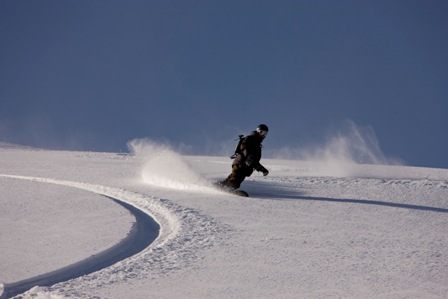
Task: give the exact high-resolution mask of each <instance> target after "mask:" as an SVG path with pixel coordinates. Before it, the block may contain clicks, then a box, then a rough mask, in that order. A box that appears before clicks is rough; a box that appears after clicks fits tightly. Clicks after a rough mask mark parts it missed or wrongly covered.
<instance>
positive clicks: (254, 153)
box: [218, 124, 269, 190]
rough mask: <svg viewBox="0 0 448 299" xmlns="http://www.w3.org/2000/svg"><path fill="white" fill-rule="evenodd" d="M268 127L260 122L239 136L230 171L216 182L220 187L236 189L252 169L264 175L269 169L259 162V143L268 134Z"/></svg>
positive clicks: (260, 146) (250, 173)
mask: <svg viewBox="0 0 448 299" xmlns="http://www.w3.org/2000/svg"><path fill="white" fill-rule="evenodd" d="M268 131H269V128H268V126H266V125H265V124H261V125H259V126H258V127H257V129H256V130H255V131H253V132H252V133H251V134H249V135H247V136H245V137H240V138H241V140H240V142H239V143H238V146H237V148H236V150H235V155H234V156H232V157H235V160H233V163H232V173H231V174H230V175H229V176H228V177H227V178H226V179H225V180H224V181H221V182H219V183H218V184H219V185H220V186H222V187H228V188H230V189H231V190H236V189H238V188H239V187H240V185H241V183H242V182H243V181H244V179H245V178H246V177H249V176H251V175H252V173H253V172H254V170H256V171H259V172H262V173H263V175H264V176H267V175H268V174H269V171H268V170H267V169H266V168H265V167H264V166H263V165H261V164H260V159H261V148H262V145H261V143H262V142H263V140H264V138H266V135H267V134H268Z"/></svg>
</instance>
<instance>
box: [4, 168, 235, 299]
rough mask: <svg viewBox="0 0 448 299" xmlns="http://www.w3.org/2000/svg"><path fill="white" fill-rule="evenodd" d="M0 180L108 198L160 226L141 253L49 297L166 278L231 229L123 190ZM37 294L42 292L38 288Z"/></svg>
mask: <svg viewBox="0 0 448 299" xmlns="http://www.w3.org/2000/svg"><path fill="white" fill-rule="evenodd" d="M0 177H7V178H12V179H21V180H30V181H36V182H42V183H50V184H57V185H63V186H67V187H73V188H79V189H82V190H87V191H91V192H94V193H97V194H100V195H104V196H108V197H112V198H115V199H118V200H120V201H123V202H126V203H128V204H130V205H133V206H134V207H136V208H138V209H140V210H141V211H143V212H145V213H147V214H148V215H150V216H151V217H152V218H153V219H154V220H155V221H156V222H157V223H158V224H159V225H160V234H159V237H158V238H157V239H156V240H155V241H154V242H153V243H152V244H151V245H150V246H149V247H148V248H146V249H145V250H143V251H141V252H140V253H138V254H136V255H134V256H132V257H130V258H128V259H125V260H123V261H121V262H118V263H116V264H114V265H112V266H110V267H107V268H105V269H102V270H100V271H97V272H94V273H91V274H89V275H86V276H82V277H79V278H76V279H73V280H69V281H66V282H61V283H58V284H56V285H54V286H52V287H49V288H46V290H47V291H49V292H51V293H52V295H54V294H55V293H54V292H57V293H59V292H61V290H62V291H63V292H64V294H65V295H67V294H70V295H71V296H74V297H77V298H89V295H87V294H86V293H85V292H86V290H87V289H89V288H88V287H91V288H92V289H93V288H95V289H97V288H99V287H102V286H106V285H110V284H113V283H114V282H116V281H117V280H120V281H122V280H127V279H131V278H132V279H135V278H137V277H138V278H140V279H144V278H148V277H150V276H151V275H158V276H159V275H166V274H167V273H168V272H169V271H173V270H175V269H180V268H182V267H184V266H186V265H188V264H190V263H191V262H192V261H193V260H195V259H196V258H197V256H196V252H197V251H198V249H201V248H202V249H204V248H209V247H211V246H213V244H214V243H215V242H217V241H218V239H219V238H220V236H221V237H222V236H223V235H224V233H227V232H229V231H231V230H232V229H231V228H230V227H228V226H223V225H220V224H219V223H217V222H216V221H215V220H214V219H213V218H211V217H209V216H204V215H202V214H200V213H199V212H198V211H196V210H194V209H191V208H184V207H181V206H179V205H177V204H175V203H173V202H171V201H169V200H167V199H160V198H156V197H153V196H148V195H145V194H141V193H136V192H132V191H128V190H124V189H118V188H112V187H107V186H102V185H94V184H89V183H81V182H74V181H64V180H55V179H50V178H39V177H27V176H17V175H4V174H0ZM80 282H82V283H80ZM80 285H83V290H79V289H78V288H79V286H80ZM30 292H33V290H31V291H30ZM39 293H42V290H41V289H39Z"/></svg>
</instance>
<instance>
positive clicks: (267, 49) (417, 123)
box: [0, 0, 448, 168]
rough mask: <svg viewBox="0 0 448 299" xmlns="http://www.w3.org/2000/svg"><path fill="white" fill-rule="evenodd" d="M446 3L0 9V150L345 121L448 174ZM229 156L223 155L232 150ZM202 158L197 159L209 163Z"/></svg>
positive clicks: (310, 137) (11, 5)
mask: <svg viewBox="0 0 448 299" xmlns="http://www.w3.org/2000/svg"><path fill="white" fill-rule="evenodd" d="M447 13H448V2H446V1H434V0H430V1H413V0H396V1H359V0H353V1H345V0H342V1H330V0H327V1H321V0H309V1H305V0H304V1H300V0H296V1H282V0H279V1H278V0H277V1H274V0H272V1H264V0H258V1H255V0H253V1H245V0H239V1H233V0H228V1H227V0H226V1H204V0H199V1H185V0H182V1H165V0H163V1H114V0H107V1H106V0H98V1H83V0H76V1H74V0H71V1H57V0H54V1H47V0H39V1H35V0H22V1H15V0H1V1H0V140H3V141H8V142H15V143H21V144H27V145H33V146H41V147H47V148H57V149H80V150H99V151H120V150H124V149H126V142H127V141H128V140H131V139H133V138H142V137H149V138H152V139H156V140H157V139H163V140H169V141H171V142H173V143H182V144H186V145H187V146H190V149H191V151H192V152H193V153H198V154H202V153H205V152H206V149H210V148H213V146H211V145H213V144H218V143H220V142H222V141H223V140H231V139H232V138H234V137H235V135H237V134H239V133H248V132H249V131H251V130H252V129H254V128H255V127H256V126H257V125H258V124H259V123H266V124H268V125H269V127H270V129H271V130H270V134H269V136H268V138H267V139H266V141H265V147H266V148H270V149H276V148H284V147H289V148H301V147H310V145H313V144H320V143H323V142H324V140H325V139H326V138H327V137H328V136H329V134H332V133H334V132H337V131H338V130H340V128H343V127H344V125H343V124H344V122H345V121H346V120H350V121H352V122H354V123H355V124H356V125H357V126H359V127H360V128H370V129H373V131H374V132H375V135H376V138H377V140H378V141H379V145H380V147H381V149H382V151H383V152H384V154H385V155H386V156H390V157H397V158H400V159H402V160H404V161H405V162H406V163H407V164H408V165H414V166H429V167H443V168H448V158H447V154H446V153H448V134H447V133H448V117H447V111H448V73H447V71H448V55H447V53H448V29H447V28H448V18H446V15H447ZM231 150H232V149H229V151H231ZM207 153H210V152H207Z"/></svg>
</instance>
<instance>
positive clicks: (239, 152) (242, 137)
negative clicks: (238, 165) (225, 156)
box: [230, 135, 246, 159]
mask: <svg viewBox="0 0 448 299" xmlns="http://www.w3.org/2000/svg"><path fill="white" fill-rule="evenodd" d="M245 139H246V137H244V135H238V138H237V139H235V141H237V140H238V144H237V146H236V148H235V153H234V154H233V155H231V156H230V159H235V158H236V156H238V154H241V144H243V141H244V140H245Z"/></svg>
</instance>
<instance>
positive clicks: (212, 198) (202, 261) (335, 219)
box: [0, 143, 448, 298]
mask: <svg viewBox="0 0 448 299" xmlns="http://www.w3.org/2000/svg"><path fill="white" fill-rule="evenodd" d="M132 147H133V149H134V154H135V155H127V154H117V153H94V152H58V151H44V150H33V149H20V148H15V147H6V146H4V147H2V148H0V188H1V197H0V207H1V209H0V252H2V254H1V255H0V282H1V283H5V284H8V283H13V282H15V281H18V280H21V279H25V278H27V277H31V276H35V275H38V274H40V273H46V272H49V271H52V270H55V269H58V268H60V267H62V266H66V265H69V264H71V263H73V262H76V261H77V260H81V259H84V258H86V257H89V256H91V255H93V254H96V253H98V252H101V251H103V250H105V249H107V248H109V247H111V246H113V245H114V244H116V243H118V242H119V241H120V240H122V239H123V238H125V237H126V235H127V233H128V232H129V230H130V229H131V227H132V223H133V222H134V221H135V220H134V218H133V216H132V215H130V214H129V212H128V211H126V210H124V209H123V208H122V207H121V206H119V205H117V204H116V203H114V202H113V201H111V200H109V199H107V198H106V197H105V195H106V196H110V197H113V198H117V199H119V200H122V201H124V202H127V203H130V204H131V205H133V206H135V207H137V208H139V209H141V210H142V211H145V212H146V213H148V214H149V215H151V216H152V217H153V218H154V219H155V220H156V221H157V222H158V223H159V224H160V226H161V231H160V235H159V237H158V239H157V240H156V241H155V242H153V243H152V244H151V245H150V246H149V247H148V248H146V249H145V250H143V251H142V252H140V253H138V254H136V255H134V256H132V257H130V258H128V259H125V260H122V261H121V262H118V263H116V264H115V265H113V266H110V267H107V268H105V269H102V270H100V271H97V272H94V273H92V274H89V275H86V276H83V277H79V278H76V279H73V280H69V281H66V282H61V283H58V284H56V285H53V286H51V287H35V288H33V289H31V290H30V291H28V292H26V293H25V294H22V295H21V296H20V298H67V297H72V298H98V297H100V298H149V297H151V298H448V255H447V253H446V248H448V234H447V231H448V200H447V199H448V170H446V169H427V168H413V167H404V166H379V165H356V164H353V163H349V162H346V161H345V162H344V163H341V161H337V160H333V161H329V160H326V161H324V162H322V161H320V162H319V161H292V160H289V161H286V160H264V161H263V162H264V165H265V166H266V167H267V168H268V169H269V170H270V175H269V176H267V177H262V176H261V175H258V174H254V175H253V176H252V177H251V178H249V179H248V180H247V181H246V182H245V183H244V184H243V186H244V188H243V189H245V190H246V191H248V192H249V193H250V194H251V197H250V198H242V197H236V196H232V195H229V194H225V193H222V192H218V191H216V190H214V189H213V188H211V187H210V186H209V184H208V181H209V180H214V179H218V178H223V177H225V176H226V175H227V174H228V171H229V169H230V162H231V161H230V160H229V159H228V158H221V157H194V156H180V155H178V154H176V153H174V152H173V151H171V150H170V149H169V148H166V147H163V146H157V145H150V144H147V143H137V144H133V145H132Z"/></svg>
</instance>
